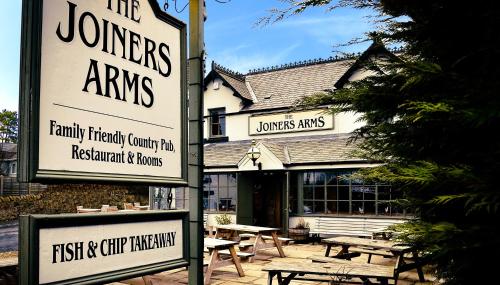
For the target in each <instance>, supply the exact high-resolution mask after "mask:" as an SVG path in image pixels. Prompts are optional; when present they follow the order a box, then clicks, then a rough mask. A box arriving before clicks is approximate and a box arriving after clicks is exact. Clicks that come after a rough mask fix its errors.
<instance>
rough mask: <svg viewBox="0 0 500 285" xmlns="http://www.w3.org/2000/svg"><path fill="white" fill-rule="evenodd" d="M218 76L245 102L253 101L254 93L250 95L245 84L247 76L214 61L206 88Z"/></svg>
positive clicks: (205, 82) (206, 78) (207, 77)
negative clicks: (224, 67)
mask: <svg viewBox="0 0 500 285" xmlns="http://www.w3.org/2000/svg"><path fill="white" fill-rule="evenodd" d="M217 78H218V79H220V80H222V84H223V85H224V86H226V87H228V88H229V89H231V90H232V91H233V95H234V96H236V97H238V98H240V99H242V100H243V101H244V102H243V103H244V104H251V103H252V95H250V92H249V91H248V88H247V87H246V85H245V78H244V77H243V76H242V75H239V74H237V73H233V72H231V71H229V70H226V69H223V68H222V67H221V66H218V65H217V64H215V63H214V62H212V70H211V71H210V72H209V73H208V75H207V76H206V77H205V80H204V86H205V90H206V86H208V83H210V82H211V81H213V80H215V79H217Z"/></svg>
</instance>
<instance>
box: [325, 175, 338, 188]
mask: <svg viewBox="0 0 500 285" xmlns="http://www.w3.org/2000/svg"><path fill="white" fill-rule="evenodd" d="M326 185H337V174H335V173H328V174H327V176H326Z"/></svg>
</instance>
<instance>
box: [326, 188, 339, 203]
mask: <svg viewBox="0 0 500 285" xmlns="http://www.w3.org/2000/svg"><path fill="white" fill-rule="evenodd" d="M326 197H327V199H328V200H337V187H336V186H330V187H327V188H326Z"/></svg>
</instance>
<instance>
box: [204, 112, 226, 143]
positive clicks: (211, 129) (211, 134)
mask: <svg viewBox="0 0 500 285" xmlns="http://www.w3.org/2000/svg"><path fill="white" fill-rule="evenodd" d="M215 114H217V116H215ZM215 117H217V118H218V120H219V123H217V126H218V130H220V134H215V135H214V127H213V126H214V122H213V120H214V118H215ZM208 118H209V119H208V124H209V128H208V137H209V138H220V137H225V136H226V108H225V107H218V108H211V109H208ZM221 119H222V120H221ZM221 121H223V123H221Z"/></svg>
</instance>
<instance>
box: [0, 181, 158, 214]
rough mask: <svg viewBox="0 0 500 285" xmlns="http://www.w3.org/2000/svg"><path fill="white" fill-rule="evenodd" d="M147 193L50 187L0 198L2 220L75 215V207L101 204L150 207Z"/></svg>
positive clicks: (91, 186)
mask: <svg viewBox="0 0 500 285" xmlns="http://www.w3.org/2000/svg"><path fill="white" fill-rule="evenodd" d="M141 192H142V193H141ZM146 192H147V187H142V189H137V187H129V186H115V185H97V184H76V185H71V184H61V185H49V187H48V188H47V190H46V191H44V192H41V193H40V194H37V195H25V196H5V197H0V221H9V220H15V219H17V218H18V217H19V215H24V214H62V213H76V206H83V207H85V208H101V206H102V205H116V206H118V207H119V208H122V207H123V203H125V202H141V203H142V204H147V203H148V202H147V194H145V193H146Z"/></svg>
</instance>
